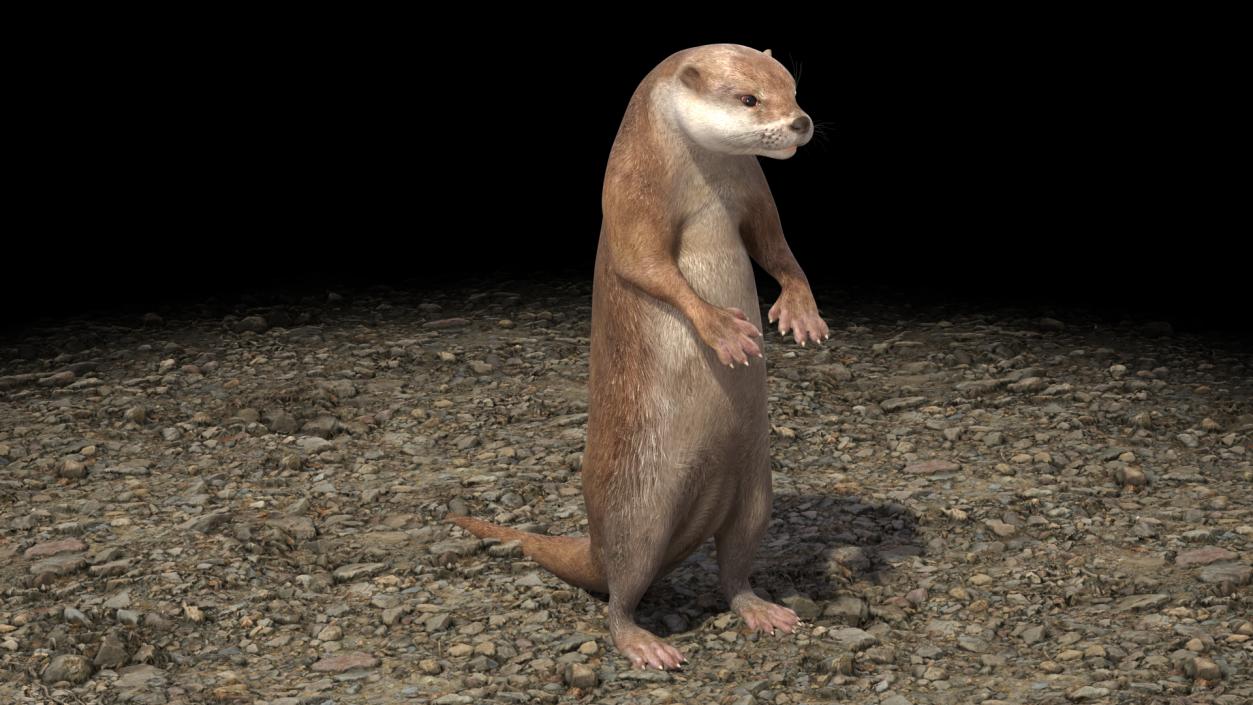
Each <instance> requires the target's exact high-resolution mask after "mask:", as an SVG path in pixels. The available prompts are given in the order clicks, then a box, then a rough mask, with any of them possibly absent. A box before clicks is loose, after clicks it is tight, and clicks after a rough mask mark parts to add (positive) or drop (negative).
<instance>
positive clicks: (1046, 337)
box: [0, 281, 1253, 705]
mask: <svg viewBox="0 0 1253 705" xmlns="http://www.w3.org/2000/svg"><path fill="white" fill-rule="evenodd" d="M590 288H591V287H590V283H589V282H585V281H582V282H573V283H571V282H564V283H563V282H554V283H550V284H543V283H516V282H504V283H497V284H494V285H481V286H478V287H474V286H471V285H467V286H466V287H465V288H462V289H460V290H445V291H443V292H441V293H439V294H431V295H427V294H418V293H408V292H398V291H394V290H389V289H383V288H376V289H371V290H368V291H359V292H345V293H343V294H342V295H340V294H332V295H330V296H329V297H328V296H326V295H325V294H324V293H323V294H322V295H319V296H317V297H303V298H302V297H300V296H288V297H286V298H282V299H274V298H271V299H263V298H257V299H252V300H246V301H244V302H241V303H239V304H238V305H235V304H231V305H226V304H223V303H220V302H213V301H208V302H205V303H203V304H200V305H195V306H188V307H185V308H182V309H180V310H172V311H162V312H161V315H157V314H148V315H145V316H139V315H134V316H129V317H119V318H105V317H96V318H93V319H91V320H67V321H62V322H60V323H58V324H57V325H55V326H47V327H37V328H29V329H27V330H26V331H24V332H23V333H22V334H20V335H10V336H9V337H7V338H5V339H3V340H0V590H2V592H0V596H2V599H0V688H3V689H4V690H3V694H2V695H0V700H2V701H3V702H5V703H52V702H60V703H76V704H77V703H200V702H217V703H235V702H238V703H256V704H258V705H260V704H269V705H280V704H281V705H296V704H300V705H320V704H322V703H336V704H339V703H390V702H401V703H422V704H426V703H436V704H438V705H455V704H460V703H465V704H470V703H558V702H580V703H590V702H596V703H611V704H612V703H616V704H621V705H625V704H626V703H638V704H644V703H670V702H674V703H718V704H723V705H751V704H753V703H777V704H778V705H785V704H787V703H828V702H831V703H834V702H857V703H881V704H882V705H906V704H908V703H944V704H951V705H967V704H972V703H984V704H985V705H991V704H995V703H1069V702H1082V703H1223V704H1227V705H1235V704H1236V703H1247V702H1249V700H1250V698H1251V697H1253V682H1250V679H1249V675H1250V671H1251V668H1250V662H1251V657H1253V622H1250V621H1249V618H1250V613H1249V598H1248V594H1249V582H1250V574H1251V572H1253V569H1251V568H1250V559H1251V558H1253V544H1251V541H1253V514H1251V512H1250V507H1249V502H1248V499H1249V491H1248V486H1249V482H1250V480H1251V479H1253V465H1251V463H1250V460H1251V458H1250V452H1249V451H1250V447H1251V443H1253V440H1251V439H1253V433H1251V432H1253V404H1251V400H1253V394H1251V392H1253V355H1251V354H1250V352H1249V350H1248V349H1247V348H1243V347H1241V346H1240V345H1239V344H1235V343H1230V342H1225V341H1222V340H1219V339H1216V338H1212V337H1196V336H1193V335H1184V334H1179V333H1175V332H1173V331H1171V330H1170V328H1169V326H1167V325H1164V324H1160V323H1150V324H1131V323H1123V324H1117V325H1112V324H1108V323H1106V322H1102V321H1100V320H1099V319H1094V318H1091V317H1085V316H1084V314H1082V313H1068V312H1052V315H1053V316H1055V318H1042V317H1041V313H1042V312H1040V311H1029V312H1023V311H993V310H975V309H972V308H969V307H967V308H965V309H962V308H947V309H946V308H930V309H926V308H921V307H912V308H911V307H907V306H891V305H883V304H874V303H866V302H858V301H855V300H853V299H851V298H849V297H847V296H844V295H839V294H836V293H830V292H821V291H820V292H819V297H818V298H819V301H820V302H821V303H823V305H824V310H825V312H826V314H827V320H828V322H829V323H831V328H832V338H831V340H830V341H828V343H827V344H826V345H824V346H821V347H809V348H805V349H802V348H799V347H796V346H795V345H793V344H784V343H780V342H774V341H777V340H778V339H777V337H775V338H773V339H772V341H771V343H770V346H769V349H768V358H769V360H768V364H769V366H770V393H771V397H770V405H771V409H770V413H771V422H772V424H773V430H774V433H773V435H772V451H773V452H772V454H773V459H774V470H775V494H776V502H775V511H774V521H773V524H772V525H771V527H770V531H769V534H768V536H767V537H766V539H765V542H764V544H763V546H762V549H761V550H760V551H759V554H758V559H757V570H756V573H755V576H756V578H755V583H756V585H757V587H758V588H759V589H760V591H761V592H763V593H769V594H770V595H771V596H773V598H774V599H777V600H782V601H783V602H785V603H787V604H789V605H791V606H792V607H793V608H794V609H796V610H797V611H798V612H800V613H801V615H802V617H803V618H804V619H805V620H806V621H807V623H808V624H807V626H806V627H804V628H803V629H802V630H801V632H800V633H799V634H798V635H795V636H790V637H757V636H753V635H748V634H746V633H745V632H744V630H743V629H742V625H741V623H740V620H739V619H738V617H736V616H734V615H733V614H731V613H729V612H728V611H727V607H726V605H725V604H724V603H723V601H722V599H721V597H720V596H719V594H718V589H717V577H716V575H717V574H716V567H715V565H716V564H715V562H714V560H713V558H712V545H708V546H706V547H705V548H704V549H702V550H701V551H700V552H698V553H697V554H696V555H694V556H693V557H692V558H691V559H689V560H688V561H687V563H686V564H684V565H683V566H682V567H681V568H680V569H679V570H677V571H676V572H675V573H673V574H672V575H670V576H669V577H667V578H665V579H664V580H662V581H660V582H659V583H658V584H657V585H656V586H655V587H654V589H653V590H652V591H651V592H650V593H649V594H648V596H646V597H645V600H644V603H643V604H642V605H641V609H640V618H641V622H642V623H643V624H644V626H646V627H648V628H650V629H652V630H654V631H657V632H658V633H661V634H663V635H668V638H669V639H670V640H671V641H672V643H674V644H675V645H677V646H678V647H679V648H680V649H681V650H682V651H683V652H684V654H685V655H686V656H687V657H688V659H689V660H690V663H689V664H688V666H687V667H686V668H685V669H684V670H682V671H679V672H673V673H662V672H639V671H631V670H629V669H628V664H627V663H626V661H625V660H624V659H622V658H620V657H618V656H616V655H615V654H614V653H613V650H612V646H611V645H610V644H609V642H608V638H607V634H606V631H605V622H604V614H605V603H604V602H603V601H602V600H601V599H598V598H597V597H596V596H593V595H589V594H586V593H583V592H581V591H579V590H575V589H573V588H570V587H567V586H565V585H564V584H562V583H561V582H560V581H558V580H557V579H555V578H553V577H552V576H551V575H549V574H547V573H546V572H544V571H543V570H541V569H539V568H538V566H536V565H535V564H534V563H531V562H530V561H528V560H526V559H524V558H523V557H521V555H520V554H519V553H518V549H517V547H516V546H514V545H508V544H497V543H492V542H485V541H479V540H477V539H473V538H471V537H468V535H466V534H465V533H463V532H462V531H461V530H460V529H456V528H454V527H450V526H449V525H447V524H445V523H443V522H441V521H440V519H441V518H442V517H443V516H444V515H445V514H446V513H447V512H448V511H449V510H450V508H452V509H455V510H458V511H468V512H469V513H471V514H473V515H475V516H478V517H482V518H486V519H491V520H495V521H497V522H500V523H504V524H509V525H514V526H524V527H530V528H532V529H533V530H540V531H547V532H550V533H553V534H568V533H583V532H584V531H585V528H586V526H585V521H584V510H583V502H582V496H581V490H580V485H579V468H580V463H581V452H582V450H583V441H584V429H585V425H586V419H587V401H586V383H587V353H588V340H587V333H588V330H589V315H590ZM769 303H770V302H769V301H763V304H766V305H768V304H769Z"/></svg>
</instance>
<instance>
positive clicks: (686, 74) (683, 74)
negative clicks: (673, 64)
mask: <svg viewBox="0 0 1253 705" xmlns="http://www.w3.org/2000/svg"><path fill="white" fill-rule="evenodd" d="M679 80H680V81H682V82H683V85H685V86H687V87H688V88H691V89H692V90H694V91H699V90H700V87H701V75H700V70H699V69H697V68H696V67H695V66H685V67H683V70H681V71H679Z"/></svg>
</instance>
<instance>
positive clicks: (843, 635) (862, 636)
mask: <svg viewBox="0 0 1253 705" xmlns="http://www.w3.org/2000/svg"><path fill="white" fill-rule="evenodd" d="M830 636H831V638H832V639H834V640H835V641H837V642H839V643H840V644H842V645H844V646H845V647H847V648H848V649H850V650H852V651H864V650H866V649H868V648H870V647H872V646H874V645H875V644H878V643H879V639H878V637H876V636H875V635H873V634H871V633H869V632H865V631H862V630H861V629H856V628H854V627H845V628H844V629H834V630H832V631H831V632H830Z"/></svg>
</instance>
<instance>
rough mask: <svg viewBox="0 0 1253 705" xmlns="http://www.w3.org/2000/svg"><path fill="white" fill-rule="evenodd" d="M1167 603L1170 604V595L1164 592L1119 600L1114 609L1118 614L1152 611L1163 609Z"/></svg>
mask: <svg viewBox="0 0 1253 705" xmlns="http://www.w3.org/2000/svg"><path fill="white" fill-rule="evenodd" d="M1167 602H1170V595H1167V594H1166V593H1164V592H1158V593H1151V594H1144V595H1130V596H1128V597H1124V598H1123V599H1121V600H1119V601H1118V602H1117V603H1116V604H1115V605H1114V609H1115V610H1116V611H1118V612H1126V611H1134V610H1144V609H1152V608H1155V607H1161V606H1162V605H1164V604H1166V603H1167Z"/></svg>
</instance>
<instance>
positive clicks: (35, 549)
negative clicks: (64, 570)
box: [22, 538, 87, 558]
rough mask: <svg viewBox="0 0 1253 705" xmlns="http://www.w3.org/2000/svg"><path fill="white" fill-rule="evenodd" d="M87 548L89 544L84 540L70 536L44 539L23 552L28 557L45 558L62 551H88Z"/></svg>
mask: <svg viewBox="0 0 1253 705" xmlns="http://www.w3.org/2000/svg"><path fill="white" fill-rule="evenodd" d="M86 550H87V544H85V543H83V542H82V541H80V540H78V539H75V538H69V539H60V540H57V541H44V542H43V543H37V544H35V545H34V546H31V547H30V548H28V549H26V551H25V552H24V553H22V555H23V556H26V557H27V558H44V557H46V556H55V555H57V554H61V553H72V552H75V551H86Z"/></svg>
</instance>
